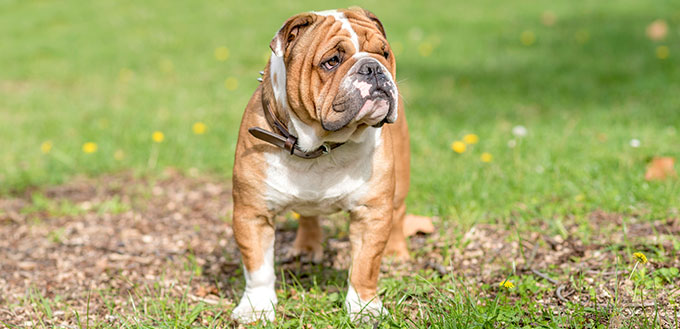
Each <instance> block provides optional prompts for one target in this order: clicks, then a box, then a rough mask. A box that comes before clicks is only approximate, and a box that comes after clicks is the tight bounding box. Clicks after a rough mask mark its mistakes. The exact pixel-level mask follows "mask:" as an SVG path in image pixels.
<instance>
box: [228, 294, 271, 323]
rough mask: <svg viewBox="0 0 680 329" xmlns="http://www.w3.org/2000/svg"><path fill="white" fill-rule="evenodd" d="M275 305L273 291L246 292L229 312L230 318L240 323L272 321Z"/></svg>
mask: <svg viewBox="0 0 680 329" xmlns="http://www.w3.org/2000/svg"><path fill="white" fill-rule="evenodd" d="M276 303H277V299H276V293H275V292H274V291H273V290H271V291H269V290H268V289H267V290H265V289H253V291H246V293H245V294H243V298H241V302H240V303H239V304H238V306H236V308H235V309H234V310H233V311H232V312H231V318H232V319H234V320H236V321H238V322H240V323H252V322H255V321H257V320H264V321H274V316H275V312H274V306H275V305H276Z"/></svg>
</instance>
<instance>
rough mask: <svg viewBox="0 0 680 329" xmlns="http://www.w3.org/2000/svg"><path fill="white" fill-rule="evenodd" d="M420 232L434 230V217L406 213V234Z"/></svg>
mask: <svg viewBox="0 0 680 329" xmlns="http://www.w3.org/2000/svg"><path fill="white" fill-rule="evenodd" d="M418 232H422V233H432V232H434V225H433V224H432V218H430V217H425V216H418V215H412V214H406V217H405V218H404V235H405V236H411V235H414V234H416V233H418Z"/></svg>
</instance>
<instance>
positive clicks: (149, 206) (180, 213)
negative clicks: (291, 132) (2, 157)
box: [0, 171, 680, 327]
mask: <svg viewBox="0 0 680 329" xmlns="http://www.w3.org/2000/svg"><path fill="white" fill-rule="evenodd" d="M231 209H232V200H231V186H230V184H229V182H227V181H223V180H219V179H215V178H212V177H206V176H202V177H189V176H186V175H181V174H179V173H177V172H174V171H168V172H166V173H165V174H164V175H163V177H162V178H159V179H149V178H140V177H135V176H134V175H133V174H131V173H119V174H112V175H105V176H100V177H97V178H85V177H81V178H77V179H74V180H72V181H71V182H69V183H67V184H64V185H62V186H56V187H47V188H44V189H40V190H30V191H26V192H24V193H23V194H21V195H16V196H11V197H3V198H0V321H2V322H0V323H5V324H12V325H18V326H27V327H30V326H33V325H36V324H38V323H41V322H42V323H44V324H47V325H51V324H52V325H72V324H73V323H75V318H74V314H75V313H74V311H75V312H78V313H79V314H80V315H81V317H82V316H83V315H84V314H86V312H87V313H88V314H89V317H90V318H92V319H93V320H91V321H92V322H94V321H100V322H101V321H105V322H110V323H112V324H114V323H115V322H116V321H119V320H120V319H117V318H116V316H114V315H112V314H126V313H129V310H130V308H131V307H134V306H133V305H132V303H133V302H134V301H135V300H136V299H137V298H154V294H160V295H164V296H178V298H179V297H182V296H185V297H186V298H188V303H190V304H191V303H198V302H201V301H202V302H205V303H208V304H220V305H224V310H225V312H228V310H229V309H231V307H232V306H233V304H234V303H235V302H236V301H237V297H238V295H237V294H238V293H239V292H240V291H241V290H242V287H243V279H242V272H241V265H240V261H239V253H238V249H237V247H236V244H235V242H234V240H233V237H232V230H231V227H230V221H231ZM588 218H589V222H590V225H591V228H594V229H591V230H592V232H593V233H592V234H590V236H589V238H588V239H587V241H585V239H582V238H581V239H577V238H576V237H577V236H581V237H582V234H579V230H580V227H579V226H578V225H576V224H570V225H566V224H565V229H566V230H567V232H568V237H567V238H562V236H561V235H554V236H551V235H548V234H545V233H542V232H548V231H550V230H549V229H548V227H541V224H540V223H541V222H540V221H537V223H539V224H537V225H538V226H536V227H532V228H526V227H517V224H513V222H512V221H511V220H509V221H506V223H505V224H497V225H490V224H480V225H475V226H473V227H467V228H463V227H460V226H459V225H457V224H456V223H451V222H442V221H440V220H438V219H436V218H435V225H436V226H438V227H439V233H434V234H431V235H416V236H413V237H411V241H410V245H411V249H412V250H414V253H413V255H414V257H413V259H412V260H411V261H410V262H407V263H403V264H397V263H393V262H391V261H389V260H386V261H385V262H384V264H383V268H382V269H383V274H382V275H383V277H384V276H401V275H411V274H412V273H414V272H416V271H418V270H425V271H426V272H427V273H430V274H431V275H439V276H445V275H450V274H453V275H455V276H456V277H459V278H461V280H462V282H463V283H464V284H467V285H470V286H479V285H481V284H484V283H486V284H490V285H495V286H498V283H499V282H501V281H503V280H504V278H506V277H507V276H508V274H509V273H512V271H513V269H514V271H515V273H516V274H517V275H532V276H534V277H536V279H537V280H538V281H539V282H540V283H539V284H540V285H541V286H542V287H544V288H546V289H549V291H550V293H547V294H544V295H542V297H540V298H539V299H538V300H537V303H539V304H543V305H547V306H549V307H551V308H553V309H555V310H556V312H561V311H562V309H563V308H564V307H565V305H566V304H567V303H574V304H581V305H583V306H585V307H595V308H602V307H604V308H606V307H610V306H611V304H612V300H613V298H614V296H615V294H617V291H618V297H617V303H618V304H619V306H620V307H623V308H624V310H625V312H624V314H622V315H621V316H625V315H626V314H635V313H639V312H645V311H649V312H651V310H652V309H654V308H655V307H656V308H659V309H661V310H662V312H661V321H662V323H664V321H665V323H671V322H670V321H671V320H670V319H671V316H672V315H671V314H670V311H671V306H670V304H669V300H670V299H671V298H675V299H676V300H677V299H678V297H679V296H678V295H679V292H678V289H675V290H673V289H666V290H664V291H660V292H658V295H657V296H656V297H655V298H654V299H652V300H651V301H652V302H644V301H642V302H641V301H639V300H637V299H633V297H632V294H631V293H630V292H631V291H632V283H631V282H630V281H629V280H626V279H627V277H628V274H629V272H623V271H620V270H616V269H615V266H614V265H615V264H617V263H619V264H620V263H630V262H631V258H630V250H629V249H630V246H633V249H634V251H643V252H645V253H647V255H648V256H649V258H650V263H649V264H646V265H644V266H646V268H647V269H648V271H650V273H651V272H653V271H654V270H655V269H658V268H662V267H680V260H679V259H678V255H677V253H676V250H678V248H680V246H678V245H677V243H678V242H677V241H678V240H677V237H678V236H679V234H680V220H679V219H678V218H669V219H664V220H659V221H655V222H642V221H637V220H636V219H635V218H634V217H630V216H623V215H620V214H611V213H605V212H593V213H591V214H589V217H588ZM508 223H509V224H508ZM324 224H325V229H326V233H327V236H328V239H327V242H326V250H325V260H324V264H323V265H324V266H323V267H322V269H321V270H319V267H318V266H317V267H312V265H310V264H306V263H304V262H301V261H300V259H293V258H291V257H288V256H287V254H288V247H289V246H290V244H291V242H292V240H293V239H294V235H295V232H294V231H295V223H294V221H293V220H290V219H285V218H282V219H281V220H280V221H278V224H277V225H278V230H277V246H276V257H277V263H278V266H277V271H283V272H285V273H286V274H285V278H284V280H287V281H288V282H290V281H299V282H302V283H303V286H304V285H305V284H306V282H309V281H305V280H306V278H309V276H310V274H309V273H310V272H313V273H314V275H316V276H317V277H316V280H317V281H318V280H321V282H320V285H321V286H323V285H324V280H325V279H324V278H329V277H332V276H333V277H337V276H340V277H342V276H345V278H346V274H345V273H346V269H347V268H348V265H349V242H348V240H347V238H346V231H347V229H346V227H347V220H346V217H344V216H342V215H338V216H334V217H332V218H327V219H324ZM624 224H625V229H621V227H622V226H623V225H624ZM461 231H463V232H465V233H464V234H461V233H460V232H461ZM454 232H458V234H455V233H454ZM518 232H519V233H518ZM454 236H456V237H459V238H456V239H457V240H456V241H453V238H452V237H454ZM461 236H462V239H461V238H460V237H461ZM656 255H662V256H663V257H655V256H656ZM310 269H311V270H310ZM328 280H329V281H330V279H328ZM334 282H335V281H334ZM675 285H676V286H677V282H676V284H675ZM143 287H156V288H157V289H154V290H153V292H151V290H144V289H140V288H143ZM323 288H324V289H327V290H335V291H340V290H341V289H340V288H338V287H337V286H335V285H328V286H326V287H323ZM140 291H141V292H144V291H148V292H149V294H150V295H147V296H140ZM493 291H494V290H491V292H488V291H487V292H480V293H481V294H482V295H483V294H485V293H493ZM156 297H157V296H156ZM42 300H50V301H51V303H53V304H52V305H53V307H54V308H53V309H51V310H50V312H51V313H52V314H51V318H49V319H48V318H47V317H46V316H45V313H46V311H45V308H44V307H41V306H40V305H41V303H42V302H41V301H42ZM655 303H656V305H655ZM388 305H389V304H388ZM626 312H627V313H626ZM612 321H613V322H616V321H617V320H616V319H612ZM613 324H614V325H615V323H613Z"/></svg>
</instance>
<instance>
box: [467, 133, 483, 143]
mask: <svg viewBox="0 0 680 329" xmlns="http://www.w3.org/2000/svg"><path fill="white" fill-rule="evenodd" d="M463 142H465V144H477V142H479V136H477V135H475V134H467V135H465V136H463Z"/></svg>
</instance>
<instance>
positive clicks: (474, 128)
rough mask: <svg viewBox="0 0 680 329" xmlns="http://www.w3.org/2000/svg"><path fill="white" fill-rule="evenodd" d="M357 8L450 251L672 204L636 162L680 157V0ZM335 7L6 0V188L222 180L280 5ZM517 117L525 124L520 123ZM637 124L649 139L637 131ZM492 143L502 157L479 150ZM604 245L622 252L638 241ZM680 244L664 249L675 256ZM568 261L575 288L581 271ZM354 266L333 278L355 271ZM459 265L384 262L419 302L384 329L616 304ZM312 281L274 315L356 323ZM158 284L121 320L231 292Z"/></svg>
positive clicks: (119, 207)
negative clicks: (466, 274) (546, 294)
mask: <svg viewBox="0 0 680 329" xmlns="http://www.w3.org/2000/svg"><path fill="white" fill-rule="evenodd" d="M353 4H355V3H350V2H346V1H340V2H336V3H334V5H337V6H338V7H341V6H349V5H353ZM360 5H362V6H364V7H365V8H368V9H371V10H372V11H374V12H375V13H376V14H377V15H378V17H380V18H381V20H382V22H383V23H384V25H385V27H386V29H387V35H388V37H389V40H390V42H391V43H392V46H393V48H394V52H395V54H396V56H397V59H398V80H399V81H400V88H401V93H402V94H403V96H404V99H405V102H406V106H407V116H408V118H409V124H410V129H411V143H412V189H411V192H410V195H409V199H408V206H409V209H410V211H411V212H414V213H419V214H424V215H430V216H437V217H439V218H440V220H441V223H443V224H442V225H454V223H455V225H458V226H457V228H458V233H455V234H454V235H452V236H450V237H448V238H447V240H446V241H445V243H444V244H445V245H448V246H445V247H444V248H443V249H442V250H440V252H441V253H443V257H442V258H443V259H444V260H447V259H450V258H451V257H454V255H452V253H453V250H454V249H455V247H464V246H463V241H464V238H463V234H464V232H467V231H468V229H469V228H470V227H473V226H475V225H478V224H481V223H491V224H498V225H500V227H505V228H508V229H512V230H515V231H517V232H519V233H518V235H519V234H531V233H532V232H537V231H538V230H539V228H538V227H539V226H537V225H538V224H537V223H540V224H541V225H543V224H544V226H541V229H545V232H547V233H548V234H549V235H550V236H555V235H559V236H561V237H562V238H567V237H568V236H570V235H575V236H577V237H578V239H579V240H581V241H584V242H585V243H589V242H590V243H596V242H597V240H593V239H597V238H598V236H600V235H598V234H599V233H600V232H599V231H598V229H599V228H598V227H595V226H594V224H592V223H591V216H590V214H592V213H593V212H595V211H602V212H605V213H616V214H621V215H622V216H623V218H624V219H623V221H624V226H625V223H626V221H627V220H629V221H631V220H635V221H641V222H647V223H653V222H654V221H658V220H662V219H667V218H677V217H678V213H679V208H680V203H679V202H678V200H680V183H679V182H678V180H677V179H675V180H667V181H662V182H647V181H645V180H644V171H645V166H646V164H647V163H648V161H649V159H650V158H651V157H653V156H657V155H663V156H671V157H675V158H676V159H677V158H680V148H678V145H680V131H679V130H680V124H679V123H680V111H679V110H678V104H680V93H678V92H677V91H678V90H679V89H680V57H679V55H680V47H679V46H678V45H679V44H680V42H679V41H680V33H679V32H678V26H680V3H678V2H677V1H671V0H660V1H655V2H653V3H649V2H643V1H634V0H621V1H617V2H602V1H581V2H578V3H574V2H573V1H566V0H565V1H552V2H550V3H543V2H538V1H529V0H516V1H506V2H497V1H490V0H484V1H476V2H469V1H468V2H452V1H441V2H428V3H418V2H412V1H399V2H384V1H365V2H362V3H360ZM326 6H328V5H327V4H321V3H315V2H312V1H298V2H295V3H289V2H276V3H271V4H267V5H266V6H261V5H257V4H255V3H248V4H236V3H224V2H218V1H201V2H186V3H179V2H163V1H157V0H152V1H145V2H143V3H141V2H138V1H117V2H97V1H95V2H92V1H75V2H68V3H66V2H49V1H16V0H0V29H1V30H2V31H3V42H2V43H1V44H0V63H4V64H3V65H2V69H1V70H0V193H1V194H2V195H13V194H16V193H19V192H22V191H25V190H26V189H27V188H29V187H34V186H49V185H56V184H60V183H63V182H67V181H69V180H70V179H71V178H72V177H73V176H75V175H77V174H81V173H85V174H87V175H92V176H96V175H99V174H103V173H110V172H117V171H124V170H133V171H135V172H137V173H140V174H145V175H152V176H153V175H162V172H163V169H164V168H167V167H173V168H177V169H179V170H180V171H183V172H187V173H192V174H198V175H201V174H213V175H218V176H220V177H222V178H224V179H228V177H229V176H230V174H231V170H230V168H231V165H232V163H233V153H234V145H235V141H236V132H237V128H238V125H239V123H240V117H241V113H242V111H243V108H244V107H245V104H246V102H247V101H248V99H249V97H250V95H251V93H252V91H253V90H254V89H255V87H256V86H257V81H256V80H255V79H256V78H257V77H258V74H257V72H258V71H260V70H261V69H262V68H263V66H264V64H265V60H266V56H267V55H268V53H269V48H268V44H269V41H270V40H271V37H272V36H273V34H274V32H275V31H276V29H278V28H279V26H280V25H281V23H282V22H283V21H284V20H285V19H286V18H287V17H289V16H291V15H293V14H295V13H298V12H301V11H306V10H317V9H318V10H320V9H327V8H325V7H326ZM545 11H550V12H552V13H554V14H555V16H556V18H557V20H556V22H555V24H554V25H552V26H547V25H545V24H543V23H542V15H543V14H544V12H545ZM658 18H662V19H665V20H666V21H667V22H668V24H669V26H670V28H669V33H668V36H667V38H666V39H665V40H663V41H652V40H649V39H648V38H647V37H646V36H645V28H646V26H647V25H648V24H649V23H650V22H652V21H653V20H655V19H658ZM222 46H224V47H227V48H228V51H229V56H228V58H227V59H226V60H225V61H219V60H217V59H216V57H215V51H216V48H218V47H222ZM660 46H667V47H668V49H669V56H668V57H667V58H659V57H658V55H657V49H658V47H660ZM227 80H228V81H227ZM227 87H228V88H227ZM196 122H203V123H205V124H206V125H207V131H206V133H205V134H200V135H199V134H195V133H193V132H192V125H193V124H194V123H196ZM517 125H521V126H524V127H526V128H527V131H528V134H527V135H526V136H524V137H517V136H515V135H513V133H512V129H513V127H515V126H517ZM154 131H162V132H163V133H164V136H165V139H164V140H163V141H162V142H161V143H154V142H153V141H152V137H151V136H152V133H153V132H154ZM468 133H474V134H477V135H478V136H479V143H477V144H474V145H468V147H467V150H466V151H465V152H464V153H462V154H458V153H455V152H453V151H452V150H451V148H450V144H451V143H452V142H453V141H456V140H461V139H462V138H463V136H464V135H465V134H468ZM633 139H637V140H639V141H640V146H639V147H632V146H631V140H633ZM45 142H49V143H51V148H50V150H49V152H47V153H46V154H45V153H43V152H41V144H43V143H45ZM87 142H94V143H96V144H97V150H96V152H94V153H84V152H83V151H82V147H83V145H84V144H85V143H87ZM509 145H514V147H509ZM482 152H488V153H490V154H491V155H492V156H493V160H492V161H491V162H490V163H485V162H482V161H481V160H480V156H481V154H482ZM32 201H33V203H32V204H33V207H35V208H36V209H33V210H31V209H29V210H27V211H35V212H52V213H55V212H56V213H58V215H77V214H78V213H79V212H80V211H81V210H79V209H80V208H77V207H74V206H73V205H72V204H70V203H68V202H64V203H53V202H51V201H50V202H48V201H47V200H46V199H45V198H44V197H42V196H41V195H39V194H36V196H35V197H34V200H32ZM127 209H129V206H127V205H125V204H121V202H120V200H118V199H116V200H111V201H109V203H107V204H104V205H102V206H101V207H100V211H102V212H109V211H114V212H124V211H126V210H127ZM0 215H1V213H0ZM623 231H624V233H625V232H626V230H625V229H624V230H623ZM62 233H63V232H61V231H58V230H56V231H54V233H53V234H52V235H51V238H52V239H54V240H55V241H58V240H60V239H61V235H62ZM674 243H675V250H677V249H679V248H680V244H678V243H677V241H676V242H674ZM449 247H450V248H451V250H448V249H447V248H449ZM609 247H610V248H613V249H614V250H616V251H619V250H620V249H617V248H622V249H625V251H626V252H627V253H628V254H630V253H632V251H635V250H636V248H638V247H640V245H639V244H637V245H636V244H634V243H633V242H630V241H629V242H628V243H627V244H625V245H623V246H609ZM655 248H657V247H655ZM657 249H658V248H657ZM675 250H658V251H657V252H655V253H656V255H657V257H659V258H664V257H665V258H669V257H672V255H675V252H676V251H675ZM609 266H611V267H613V268H621V269H623V268H624V265H622V264H609ZM626 266H627V265H626ZM510 268H511V266H510V264H508V269H510ZM625 268H626V269H627V270H629V268H628V267H625ZM554 270H555V272H556V273H555V275H558V274H559V275H565V273H557V271H558V269H554ZM669 271H670V270H669ZM512 273H513V271H510V270H508V273H507V274H508V275H511V274H512ZM566 275H567V277H570V278H572V280H576V281H574V284H578V282H577V281H578V278H577V277H574V276H573V275H571V274H568V273H567V274H566ZM529 278H531V277H530V276H529ZM345 279H346V278H344V277H342V276H340V277H339V278H334V279H331V281H330V282H326V283H324V284H323V287H324V289H328V287H330V286H337V287H344V286H345ZM402 280H405V281H406V282H404V281H402ZM459 280H461V278H460V277H454V276H448V277H447V276H445V277H441V278H438V277H436V276H433V275H432V273H430V272H428V273H421V274H420V277H418V276H416V277H410V278H408V277H407V278H386V279H385V280H383V281H382V283H381V286H382V287H383V296H384V297H383V298H384V299H386V300H393V301H398V300H409V301H410V302H409V303H408V305H406V304H399V303H396V304H394V305H393V307H394V308H393V309H392V311H393V315H394V316H395V318H394V319H392V320H390V321H391V322H388V323H387V324H386V325H387V326H396V327H401V326H415V327H419V326H421V325H424V324H425V323H424V322H409V321H413V320H412V319H411V318H409V317H408V316H407V314H411V313H409V312H410V311H413V312H416V313H418V312H425V313H426V314H428V315H429V316H426V317H425V318H429V319H434V320H432V322H428V323H430V324H431V325H433V326H442V327H485V326H486V327H493V326H494V325H495V324H497V323H499V321H500V323H504V324H507V325H508V326H512V325H517V326H521V325H525V324H527V323H534V324H536V325H538V324H542V325H544V326H546V327H555V326H562V327H565V326H566V327H587V326H588V324H594V325H593V327H595V326H596V325H597V324H602V323H605V322H606V321H609V320H610V319H611V315H612V312H611V309H608V310H603V309H587V308H581V307H580V306H577V305H575V304H574V305H571V306H570V307H569V310H570V313H568V314H567V315H565V314H562V315H557V316H556V315H554V314H553V313H552V312H551V311H550V310H549V308H545V307H544V306H541V305H538V304H536V303H534V302H532V301H534V299H532V296H536V295H537V294H538V292H531V293H529V292H519V293H518V294H519V295H515V297H516V298H513V299H512V301H511V302H509V301H508V300H507V299H505V298H504V296H506V295H504V294H502V293H499V291H498V290H497V289H496V287H491V286H488V284H487V286H482V287H470V286H467V285H466V284H465V283H463V282H461V281H459ZM519 280H520V282H518V283H517V284H518V285H519V286H521V287H531V286H532V283H531V282H528V281H527V282H525V281H523V280H529V279H527V278H519ZM641 280H642V279H641ZM674 280H676V281H675V282H677V279H674ZM291 284H292V283H291ZM308 284H310V283H309V282H307V283H305V285H302V286H299V285H298V286H296V285H294V284H292V286H289V288H290V289H288V290H291V291H296V293H297V294H300V295H304V296H306V298H307V299H305V301H306V302H305V303H303V305H302V306H301V305H300V303H298V302H293V301H287V300H288V299H289V298H287V297H289V296H288V295H287V294H290V292H288V291H286V292H282V293H281V294H283V295H282V296H280V297H281V298H280V299H281V300H286V301H284V303H285V304H284V305H283V309H284V310H286V311H285V312H287V313H286V314H287V315H289V316H287V317H286V319H287V321H285V322H284V323H279V324H277V325H280V326H283V327H297V326H298V325H301V323H303V322H305V323H307V322H306V321H303V320H302V319H307V320H309V321H310V323H314V326H315V327H317V326H318V327H322V326H325V325H330V326H333V327H335V326H345V325H347V323H346V320H345V318H344V315H342V312H340V313H332V314H325V315H324V314H323V313H321V315H319V313H320V312H321V311H322V310H327V309H338V308H339V307H340V305H341V301H342V300H343V298H344V290H343V289H341V288H338V290H337V291H335V292H331V293H327V292H323V291H316V292H313V291H307V290H308V289H310V288H309V287H310V286H309V285H308ZM585 286H589V285H585ZM649 287H651V286H649ZM649 287H648V288H647V289H649ZM405 289H406V290H405ZM522 289H525V288H522ZM156 292H157V291H156ZM156 292H155V291H154V290H151V291H145V290H139V291H138V293H139V294H138V295H137V296H134V295H132V296H131V297H130V299H131V301H132V300H137V302H136V304H135V305H136V306H135V308H134V310H131V309H129V308H128V309H127V310H128V311H129V312H130V313H126V314H127V315H129V314H132V315H131V317H132V318H136V319H141V320H139V321H141V322H139V323H138V322H135V321H136V320H135V321H132V320H130V322H126V323H127V324H126V326H127V327H145V326H166V327H189V326H190V325H191V323H192V321H190V320H191V319H193V318H192V317H193V316H194V315H195V314H196V313H201V314H202V317H205V316H208V315H206V314H212V315H209V319H212V320H210V321H207V322H205V323H207V324H204V325H205V326H210V324H211V323H212V324H215V326H221V325H225V323H227V322H222V321H226V320H223V319H222V318H226V317H225V316H224V311H223V308H220V307H216V306H212V305H203V304H198V306H197V305H196V304H191V305H189V304H187V303H188V302H187V301H185V300H181V299H180V300H175V299H172V298H168V297H159V296H157V295H155V293H156ZM451 292H454V293H451ZM487 292H492V294H491V295H493V296H491V295H489V294H487ZM648 292H649V291H648ZM333 294H335V295H333ZM522 294H524V295H522ZM30 296H32V297H30V298H32V300H33V301H35V303H33V304H39V305H44V306H41V307H43V309H42V310H43V311H41V312H40V313H43V314H45V313H47V312H45V311H44V310H49V312H50V313H52V312H53V311H52V310H51V309H50V308H49V303H48V300H47V299H44V298H42V297H36V295H35V294H31V295H30ZM331 296H335V297H331ZM319 300H320V302H318V303H317V302H316V301H319ZM27 304H31V303H30V302H29V303H27ZM414 305H420V306H418V307H416V306H414ZM401 307H404V308H408V312H407V311H406V310H403V312H402V309H401ZM301 310H302V311H301ZM206 312H207V313H206ZM288 312H290V313H288ZM119 315H120V314H119ZM296 316H299V317H300V320H296V319H295V317H296ZM82 317H83V314H80V318H82ZM304 317H306V318H304ZM579 319H580V320H579ZM602 319H606V320H602ZM635 319H636V320H635V321H638V320H639V321H641V323H636V324H633V325H636V326H642V327H644V326H646V325H650V326H651V324H653V323H655V322H654V321H655V320H653V319H654V317H653V316H652V315H650V317H648V318H644V319H645V320H641V319H642V318H635ZM166 320H167V321H166ZM437 321H439V322H437ZM631 321H633V320H631ZM101 325H102V326H106V325H105V324H101Z"/></svg>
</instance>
